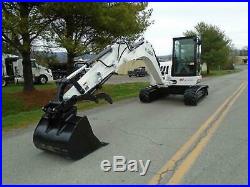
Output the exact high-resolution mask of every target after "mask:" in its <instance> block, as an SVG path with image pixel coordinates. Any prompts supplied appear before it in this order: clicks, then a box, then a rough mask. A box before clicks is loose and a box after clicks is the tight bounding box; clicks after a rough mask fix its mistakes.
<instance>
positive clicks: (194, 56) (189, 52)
mask: <svg viewBox="0 0 250 187" xmlns="http://www.w3.org/2000/svg"><path fill="white" fill-rule="evenodd" d="M198 58H199V56H198V39H197V37H181V38H174V39H173V55H172V62H173V65H172V76H173V77H185V76H198V74H199V71H198V69H199V66H200V64H199V63H200V62H199V59H198Z"/></svg>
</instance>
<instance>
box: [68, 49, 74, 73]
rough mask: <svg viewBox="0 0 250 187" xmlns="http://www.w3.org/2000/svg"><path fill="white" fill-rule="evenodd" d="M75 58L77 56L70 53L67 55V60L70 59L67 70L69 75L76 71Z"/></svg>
mask: <svg viewBox="0 0 250 187" xmlns="http://www.w3.org/2000/svg"><path fill="white" fill-rule="evenodd" d="M74 57H75V55H74V54H72V53H70V52H68V53H67V58H68V61H67V66H68V67H67V70H68V73H72V72H73V71H74Z"/></svg>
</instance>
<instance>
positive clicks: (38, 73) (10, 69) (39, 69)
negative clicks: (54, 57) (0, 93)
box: [2, 54, 53, 87]
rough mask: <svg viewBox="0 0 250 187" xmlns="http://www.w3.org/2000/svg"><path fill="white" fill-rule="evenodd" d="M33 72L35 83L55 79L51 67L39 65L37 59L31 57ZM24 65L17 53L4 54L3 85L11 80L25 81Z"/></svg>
mask: <svg viewBox="0 0 250 187" xmlns="http://www.w3.org/2000/svg"><path fill="white" fill-rule="evenodd" d="M31 65H32V74H33V81H34V83H39V84H46V83H47V82H48V81H52V80H53V76H52V72H51V70H50V69H48V68H46V67H44V66H41V65H39V64H38V63H37V62H36V60H35V59H31ZM23 81H24V78H23V65H22V59H20V58H19V57H18V56H16V55H11V54H3V55H2V87H3V86H6V85H7V84H8V83H9V82H15V83H20V82H23Z"/></svg>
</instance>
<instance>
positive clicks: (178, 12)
mask: <svg viewBox="0 0 250 187" xmlns="http://www.w3.org/2000/svg"><path fill="white" fill-rule="evenodd" d="M149 8H152V9H153V13H152V16H151V20H154V24H153V25H151V26H149V27H148V28H147V30H146V31H145V33H144V38H145V39H146V40H148V41H149V42H150V43H151V44H152V45H153V47H154V49H155V51H156V54H157V55H168V54H171V51H172V38H174V37H180V36H183V32H185V31H186V30H191V29H193V28H194V26H195V25H196V24H197V23H198V22H200V21H204V22H206V23H208V24H213V25H217V26H219V27H220V28H221V30H223V31H224V32H225V34H226V35H227V36H228V37H229V38H230V39H231V40H232V43H233V44H234V46H235V47H236V48H242V47H244V46H247V45H248V4H247V2H241V3H240V2H237V3H232V2H220V3H218V2H209V3H207V2H206V3H204V2H203V3H193V2H189V3H184V2H179V3H177V2H154V3H149Z"/></svg>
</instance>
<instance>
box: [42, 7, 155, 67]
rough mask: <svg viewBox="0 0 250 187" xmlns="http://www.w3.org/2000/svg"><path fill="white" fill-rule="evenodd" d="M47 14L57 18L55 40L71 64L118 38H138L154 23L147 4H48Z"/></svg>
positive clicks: (52, 26)
mask: <svg viewBox="0 0 250 187" xmlns="http://www.w3.org/2000/svg"><path fill="white" fill-rule="evenodd" d="M46 6H47V8H46V9H45V10H46V11H45V12H44V15H45V16H46V15H49V16H53V17H54V18H56V21H54V22H53V23H52V24H51V31H52V34H51V35H52V36H53V37H52V38H53V39H54V40H55V41H56V43H57V44H58V45H59V46H60V47H63V48H65V49H66V50H67V57H68V65H69V67H72V65H73V59H74V57H76V56H79V55H81V54H83V53H86V52H89V51H98V50H99V49H100V48H102V47H103V46H106V45H107V44H109V43H110V42H111V41H113V40H114V39H117V38H119V37H126V38H129V39H131V38H133V39H134V38H137V37H139V36H140V34H141V33H142V32H143V31H145V29H146V28H147V27H148V26H149V25H150V24H151V22H150V21H149V18H150V15H151V12H152V10H145V9H146V8H147V3H47V5H46Z"/></svg>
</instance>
